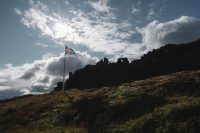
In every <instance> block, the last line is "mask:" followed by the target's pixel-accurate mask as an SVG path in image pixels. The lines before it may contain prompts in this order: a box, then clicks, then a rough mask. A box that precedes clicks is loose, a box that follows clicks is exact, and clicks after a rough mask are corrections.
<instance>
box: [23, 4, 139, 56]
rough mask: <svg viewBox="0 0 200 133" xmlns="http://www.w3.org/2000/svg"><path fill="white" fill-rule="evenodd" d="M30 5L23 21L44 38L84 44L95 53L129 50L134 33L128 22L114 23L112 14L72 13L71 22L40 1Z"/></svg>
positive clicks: (59, 41) (76, 11) (72, 11)
mask: <svg viewBox="0 0 200 133" xmlns="http://www.w3.org/2000/svg"><path fill="white" fill-rule="evenodd" d="M97 2H100V1H97ZM102 2H103V4H105V5H107V3H108V1H102ZM30 3H31V8H30V9H28V10H25V11H24V13H23V15H22V16H23V17H22V19H21V22H22V23H23V24H24V25H26V26H27V27H28V28H32V29H38V30H39V31H40V32H41V35H42V36H50V37H51V38H52V40H54V41H56V42H57V44H63V42H64V41H69V42H73V43H75V44H80V45H84V46H86V47H87V48H88V49H89V50H90V51H92V52H103V53H106V54H119V53H121V52H122V53H123V52H125V51H124V50H123V49H126V48H127V47H129V45H130V42H128V41H126V40H127V39H129V38H131V36H132V35H133V34H134V33H135V31H133V29H132V28H131V24H129V23H128V22H127V21H126V22H125V21H124V22H122V23H117V22H115V21H116V17H115V15H114V14H113V13H111V12H109V13H107V14H106V15H103V14H102V15H100V14H99V13H98V12H95V11H93V12H90V13H84V12H82V11H81V10H71V13H72V15H73V18H72V19H68V18H62V17H61V16H59V15H58V14H56V13H50V12H49V9H48V8H47V6H46V5H44V4H43V3H41V2H38V3H35V2H33V1H32V2H30ZM130 48H131V46H130Z"/></svg>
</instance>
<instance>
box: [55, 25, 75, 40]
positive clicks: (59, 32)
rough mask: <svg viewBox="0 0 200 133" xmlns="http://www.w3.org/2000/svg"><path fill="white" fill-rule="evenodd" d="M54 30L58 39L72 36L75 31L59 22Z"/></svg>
mask: <svg viewBox="0 0 200 133" xmlns="http://www.w3.org/2000/svg"><path fill="white" fill-rule="evenodd" d="M53 30H54V32H55V37H56V38H62V37H65V36H67V35H69V34H71V33H72V32H73V31H74V29H73V28H72V27H70V26H68V25H67V24H65V23H63V22H58V23H55V24H54V27H53Z"/></svg>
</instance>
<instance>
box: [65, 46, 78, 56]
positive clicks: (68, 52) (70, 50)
mask: <svg viewBox="0 0 200 133" xmlns="http://www.w3.org/2000/svg"><path fill="white" fill-rule="evenodd" d="M65 54H69V55H76V53H75V52H74V50H73V49H71V48H69V47H67V46H65Z"/></svg>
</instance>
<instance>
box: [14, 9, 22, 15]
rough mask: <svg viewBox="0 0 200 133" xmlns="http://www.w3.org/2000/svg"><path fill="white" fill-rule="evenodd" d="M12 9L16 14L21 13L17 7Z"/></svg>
mask: <svg viewBox="0 0 200 133" xmlns="http://www.w3.org/2000/svg"><path fill="white" fill-rule="evenodd" d="M14 11H15V13H16V14H17V15H20V16H21V15H22V12H21V11H20V10H19V9H18V8H14Z"/></svg>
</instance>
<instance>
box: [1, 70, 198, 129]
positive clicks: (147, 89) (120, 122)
mask: <svg viewBox="0 0 200 133" xmlns="http://www.w3.org/2000/svg"><path fill="white" fill-rule="evenodd" d="M0 132H1V133H12V132H13V133H14V132H15V133H26V132H31V133H65V132H80V133H82V132H83V133H84V132H116V133H119V132H120V133H127V132H130V133H146V132H148V133H151V132H152V133H154V132H158V133H173V132H174V133H175V132H181V133H184V132H185V133H197V132H200V71H185V72H179V73H174V74H171V75H165V76H158V77H153V78H149V79H146V80H140V81H135V82H132V83H125V84H122V85H120V86H115V87H104V88H100V89H88V90H77V89H71V90H68V91H67V92H66V94H63V92H62V91H57V92H53V93H50V94H43V95H37V96H27V97H24V98H16V99H15V100H12V101H8V102H2V103H0Z"/></svg>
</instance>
